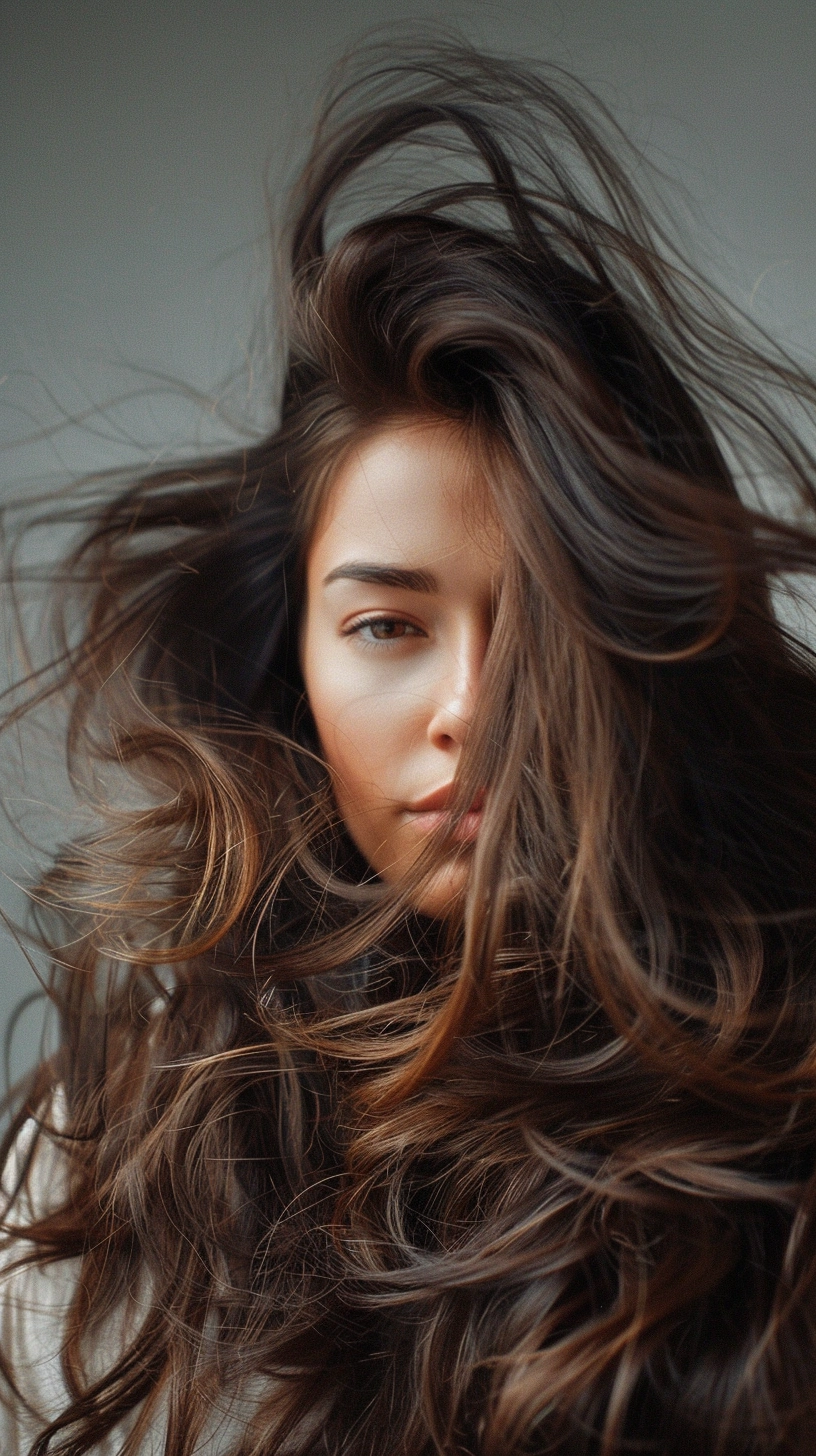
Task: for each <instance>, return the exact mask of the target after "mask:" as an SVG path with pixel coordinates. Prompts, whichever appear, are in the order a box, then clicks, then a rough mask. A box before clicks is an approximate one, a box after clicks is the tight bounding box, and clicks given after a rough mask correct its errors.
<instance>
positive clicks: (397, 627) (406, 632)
mask: <svg viewBox="0 0 816 1456" xmlns="http://www.w3.org/2000/svg"><path fill="white" fill-rule="evenodd" d="M425 635H426V634H425V632H423V630H422V628H421V627H417V625H416V623H414V622H408V621H406V620H405V618H404V617H387V616H377V617H363V618H362V620H361V621H359V622H353V623H352V625H351V626H350V627H347V628H346V630H345V632H344V633H343V636H344V637H359V639H360V641H361V642H365V643H367V644H368V645H369V646H370V647H373V646H375V645H376V646H378V647H383V646H387V645H388V643H389V642H401V641H403V640H404V639H405V638H406V637H424V636H425Z"/></svg>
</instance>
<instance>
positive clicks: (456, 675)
mask: <svg viewBox="0 0 816 1456" xmlns="http://www.w3.org/2000/svg"><path fill="white" fill-rule="evenodd" d="M487 640H488V633H487V632H486V631H484V630H483V629H482V628H481V627H477V626H475V625H471V626H469V627H468V628H466V629H464V630H463V631H462V632H461V634H460V636H459V640H458V641H457V642H456V644H455V646H452V649H451V651H450V652H449V653H446V655H445V662H444V665H443V669H442V671H441V672H440V676H439V680H438V682H437V683H436V684H435V689H436V690H435V691H434V693H433V695H432V702H433V704H434V707H433V709H432V712H431V716H430V719H429V721H428V739H429V742H430V743H432V744H433V746H434V748H441V749H442V750H443V752H447V753H450V752H451V751H452V750H457V749H459V748H461V747H462V744H463V743H464V741H465V738H466V736H467V731H468V728H469V727H470V723H471V719H472V717H473V713H474V711H475V708H476V699H477V696H478V692H479V681H480V678H481V675H482V665H483V663H484V658H485V653H486V651H487Z"/></svg>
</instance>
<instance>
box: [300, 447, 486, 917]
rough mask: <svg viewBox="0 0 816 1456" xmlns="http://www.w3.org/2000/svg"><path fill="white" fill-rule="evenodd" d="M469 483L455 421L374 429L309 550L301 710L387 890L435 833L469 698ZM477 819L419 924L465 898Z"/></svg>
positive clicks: (478, 611) (472, 602) (476, 614)
mask: <svg viewBox="0 0 816 1456" xmlns="http://www.w3.org/2000/svg"><path fill="white" fill-rule="evenodd" d="M478 487H479V478H478V475H477V472H476V469H475V465H474V462H473V461H472V459H471V458H470V457H469V454H468V450H467V446H466V444H465V442H464V441H463V439H462V436H461V434H460V432H458V431H457V430H456V429H455V428H454V427H453V426H451V425H447V424H444V423H440V422H438V421H432V422H418V423H413V422H412V423H407V424H406V423H401V424H394V425H391V426H387V427H384V428H383V430H382V431H381V432H380V433H379V434H376V435H374V436H373V437H371V438H369V439H368V440H366V441H365V442H364V443H363V444H361V445H360V446H359V447H358V448H357V449H356V450H355V451H353V452H352V454H351V455H350V456H349V457H348V458H347V460H346V461H345V463H344V465H343V466H342V468H341V469H340V471H339V473H338V475H337V478H336V480H335V481H334V482H333V485H332V487H331V490H330V492H329V497H328V500H327V503H326V506H325V508H324V510H323V512H322V515H321V517H320V519H319V521H318V525H317V528H316V531H315V534H314V538H313V540H312V543H311V547H310V550H309V553H308V558H307V568H306V612H305V620H304V626H303V634H302V639H301V662H302V669H303V676H304V680H305V684H306V691H307V695H308V698H309V704H310V707H311V710H312V715H313V717H314V721H315V724H316V727H317V731H318V735H319V738H320V743H321V747H322V750H323V753H324V756H325V758H326V761H327V763H328V765H329V769H330V771H331V774H332V780H333V785H334V793H335V797H336V800H337V805H338V808H339V810H340V812H341V814H342V816H343V818H344V820H345V823H346V825H347V827H348V830H349V833H350V834H351V837H352V839H353V840H354V842H355V843H356V845H357V846H358V848H359V849H360V850H361V851H362V853H363V854H364V855H365V857H366V859H367V860H368V861H369V863H370V864H371V865H372V867H373V868H374V869H375V870H376V871H377V873H378V874H379V875H381V876H382V878H383V879H384V880H386V881H389V882H395V881H397V880H399V878H400V877H401V876H402V875H404V873H405V871H406V870H407V869H409V868H410V866H411V865H412V864H413V862H414V861H415V860H416V858H417V857H418V855H419V854H420V853H421V851H422V848H423V846H424V844H425V843H426V842H427V837H428V835H429V834H430V833H431V832H432V831H433V829H434V828H435V827H437V826H438V825H441V824H443V823H444V815H445V808H446V803H447V799H448V796H449V794H450V789H451V784H452V781H453V776H454V773H455V771H456V765H457V763H458V760H459V755H460V753H461V750H462V744H463V743H464V741H465V737H466V734H467V731H468V725H469V723H470V720H471V716H472V713H473V709H474V704H475V701H476V696H477V693H478V690H479V678H480V674H481V670H482V663H483V661H484V656H485V652H486V650H487V643H488V639H489V636H490V630H491V621H492V612H493V605H494V601H495V593H496V588H497V584H498V575H499V571H500V567H501V537H500V532H499V529H498V526H496V525H493V524H491V523H490V522H489V520H488V521H485V520H484V519H483V517H484V512H474V510H473V502H474V491H475V490H476V491H478ZM479 494H481V492H479ZM479 819H480V811H479V805H478V803H477V804H475V805H474V808H473V810H472V811H471V812H470V813H468V814H467V815H466V816H465V818H464V820H463V822H462V824H461V827H460V829H459V830H458V831H457V833H458V842H457V843H456V844H455V845H454V847H453V849H452V850H451V853H450V854H449V856H448V857H447V858H446V859H445V861H444V863H443V864H442V866H441V868H440V869H439V870H438V872H436V873H435V875H434V876H433V878H432V880H431V882H430V884H429V885H428V887H427V889H426V891H425V892H424V893H423V894H422V896H421V899H420V901H419V902H418V904H417V908H418V909H420V910H421V911H423V912H424V913H425V914H428V915H434V916H444V915H445V914H446V913H447V912H448V910H449V909H450V906H451V903H452V901H453V900H455V898H456V897H457V896H458V895H459V894H460V892H461V890H462V889H463V888H464V884H465V880H466V877H467V872H468V861H469V858H470V855H469V844H470V843H472V841H473V839H474V838H475V836H476V834H477V833H478V828H479Z"/></svg>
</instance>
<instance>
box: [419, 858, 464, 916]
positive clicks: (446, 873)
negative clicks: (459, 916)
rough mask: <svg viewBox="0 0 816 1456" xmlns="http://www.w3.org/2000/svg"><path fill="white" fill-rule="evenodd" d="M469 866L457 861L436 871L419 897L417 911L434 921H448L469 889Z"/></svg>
mask: <svg viewBox="0 0 816 1456" xmlns="http://www.w3.org/2000/svg"><path fill="white" fill-rule="evenodd" d="M468 868H469V867H468V865H467V863H466V862H463V860H462V859H461V858H460V859H457V860H456V861H454V862H453V863H452V864H448V865H443V866H442V867H441V868H440V869H438V870H436V871H435V873H434V874H433V875H432V876H431V878H430V880H428V881H427V883H426V884H425V885H424V886H423V888H422V893H421V894H419V895H417V899H416V909H417V910H418V911H419V913H420V915H427V916H429V917H430V918H431V919H432V920H447V918H448V916H449V915H452V914H453V913H454V911H455V910H456V909H457V908H458V906H459V905H461V902H462V897H463V895H464V893H465V890H466V888H467V881H468Z"/></svg>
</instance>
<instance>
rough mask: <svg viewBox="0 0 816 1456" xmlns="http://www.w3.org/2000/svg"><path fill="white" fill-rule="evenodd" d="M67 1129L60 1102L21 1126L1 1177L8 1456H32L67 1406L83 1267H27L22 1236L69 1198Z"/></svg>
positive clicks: (0, 1338) (2, 1444) (0, 1343)
mask: <svg viewBox="0 0 816 1456" xmlns="http://www.w3.org/2000/svg"><path fill="white" fill-rule="evenodd" d="M62 1123H64V1102H63V1100H62V1099H61V1098H60V1097H57V1098H55V1100H54V1103H53V1104H52V1107H51V1108H50V1109H49V1117H48V1119H47V1122H46V1119H43V1120H42V1121H41V1120H40V1119H34V1118H29V1120H28V1121H27V1122H26V1123H24V1124H23V1127H22V1128H21V1130H20V1132H19V1133H18V1135H17V1138H16V1141H15V1143H14V1145H13V1147H12V1150H11V1154H10V1156H9V1158H8V1160H7V1162H6V1164H5V1167H4V1168H3V1170H2V1174H0V1211H1V1212H2V1238H1V1239H0V1348H2V1351H3V1355H4V1357H5V1359H6V1361H7V1362H8V1365H9V1368H10V1369H11V1371H12V1372H13V1375H14V1380H15V1383H16V1385H17V1387H18V1394H15V1393H14V1392H12V1391H11V1390H10V1389H9V1388H8V1386H7V1384H6V1382H5V1381H4V1382H3V1385H4V1386H5V1387H6V1388H5V1389H4V1390H3V1403H2V1406H0V1434H1V1435H2V1439H0V1450H2V1452H3V1453H4V1456H17V1453H18V1452H19V1453H20V1456H22V1453H24V1452H27V1451H28V1448H29V1446H30V1444H31V1442H32V1440H33V1439H34V1437H35V1435H36V1434H37V1433H38V1432H39V1431H41V1430H42V1428H43V1426H44V1425H46V1424H47V1423H48V1422H49V1421H50V1420H52V1419H53V1417H54V1416H55V1415H57V1413H58V1412H59V1411H60V1410H61V1409H63V1408H64V1407H65V1405H66V1403H67V1399H68V1397H67V1391H66V1387H65V1380H64V1377H63V1374H62V1361H61V1352H62V1340H63V1329H64V1324H65V1317H66V1314H67V1311H68V1308H69V1306H70V1304H71V1300H72V1298H73V1295H74V1290H75V1288H76V1280H77V1274H78V1260H76V1259H63V1260H60V1261H57V1262H51V1263H33V1262H28V1260H30V1259H31V1257H32V1256H33V1255H34V1253H35V1246H34V1244H33V1243H32V1242H31V1241H30V1240H29V1239H27V1238H26V1235H25V1230H26V1228H27V1226H28V1225H29V1224H30V1223H32V1222H33V1221H34V1220H35V1219H38V1218H42V1217H43V1216H44V1215H46V1214H47V1213H48V1212H49V1211H50V1210H52V1209H55V1208H57V1207H59V1205H60V1203H61V1202H62V1201H63V1200H64V1197H65V1193H66V1184H67V1172H68V1168H67V1158H66V1155H65V1153H64V1151H63V1149H62V1148H61V1147H60V1144H59V1137H58V1135H56V1134H57V1133H58V1129H59V1127H60V1125H61V1124H62ZM49 1127H50V1128H52V1129H54V1132H53V1133H51V1132H49V1131H48V1130H47V1129H48V1128H49Z"/></svg>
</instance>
